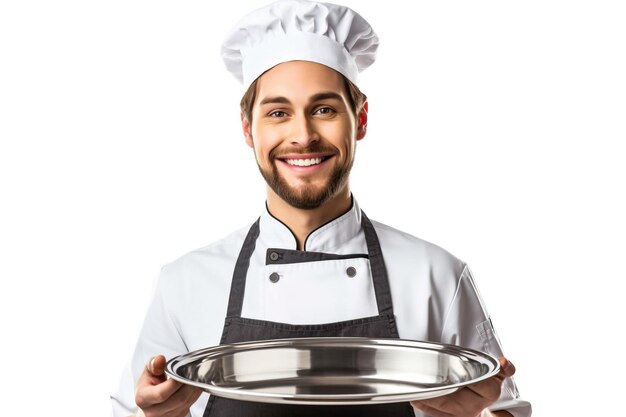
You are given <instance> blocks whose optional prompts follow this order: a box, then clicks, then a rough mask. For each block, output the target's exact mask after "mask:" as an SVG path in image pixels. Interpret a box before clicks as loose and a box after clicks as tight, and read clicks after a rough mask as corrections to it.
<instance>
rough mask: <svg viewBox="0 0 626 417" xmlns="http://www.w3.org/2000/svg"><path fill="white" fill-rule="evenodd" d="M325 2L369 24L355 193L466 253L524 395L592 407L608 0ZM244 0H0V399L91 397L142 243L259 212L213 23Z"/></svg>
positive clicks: (39, 402)
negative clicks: (373, 35) (366, 106)
mask: <svg viewBox="0 0 626 417" xmlns="http://www.w3.org/2000/svg"><path fill="white" fill-rule="evenodd" d="M344 3H345V4H348V5H353V6H354V7H355V9H356V10H358V11H359V12H360V13H361V14H362V15H363V16H364V17H365V18H366V19H368V20H369V21H370V23H371V24H372V25H373V27H374V28H375V30H376V31H377V32H378V34H379V36H380V39H381V46H380V49H379V55H378V61H377V62H376V63H375V64H374V65H373V66H372V67H371V68H370V69H368V70H366V71H365V72H364V73H363V74H362V77H361V87H362V89H363V90H364V91H365V92H366V93H367V94H368V96H369V98H370V119H369V120H370V121H369V132H368V135H367V137H366V138H365V140H363V141H362V142H360V143H359V147H358V150H357V161H356V164H355V168H354V171H353V176H352V188H353V191H354V193H355V196H356V197H357V199H358V200H359V203H360V205H361V206H362V207H363V208H364V210H365V211H366V212H367V213H368V215H369V216H370V217H371V218H374V219H377V220H379V221H382V222H384V223H387V224H389V225H391V226H394V227H397V228H400V229H402V230H405V231H407V232H409V233H412V234H414V235H417V236H419V237H422V238H424V239H426V240H430V241H432V242H434V243H436V244H438V245H440V246H443V247H444V248H446V249H448V250H449V251H451V252H452V253H454V254H455V255H457V256H458V257H460V258H461V259H463V260H465V261H467V262H468V263H469V265H470V267H471V268H472V270H473V272H474V274H475V276H476V279H477V282H478V285H479V288H480V289H481V292H482V295H483V298H484V299H485V301H486V303H487V306H488V308H489V311H490V313H491V314H492V316H493V321H494V324H495V326H496V329H497V330H498V332H499V335H500V338H501V340H502V342H503V345H504V349H505V352H506V353H507V354H508V356H509V357H510V358H511V359H512V360H513V361H514V363H515V364H516V365H517V367H518V373H517V382H518V385H519V388H520V391H521V393H522V396H523V397H524V398H527V399H528V400H530V401H532V402H533V405H534V409H535V415H536V416H556V415H558V416H572V415H614V414H615V413H614V411H615V409H616V408H617V407H618V405H619V403H620V402H621V401H620V400H621V399H620V395H622V390H621V389H620V388H619V387H618V386H617V385H616V384H615V383H616V382H618V381H619V382H621V385H622V387H623V375H624V374H626V368H625V367H624V361H623V357H622V356H621V355H620V353H621V352H623V345H621V344H620V341H621V340H623V333H624V331H623V329H624V325H623V320H624V317H626V314H625V309H624V297H623V295H622V290H621V288H623V281H624V278H626V276H625V275H626V274H625V272H624V251H625V249H626V245H625V244H624V242H623V239H624V235H625V234H626V222H625V220H624V213H625V212H626V202H625V197H624V194H625V193H624V188H625V187H624V178H626V168H625V166H624V165H625V164H624V155H625V153H624V150H623V147H622V143H621V142H624V140H625V139H626V123H625V115H626V82H625V80H626V77H625V76H624V74H626V60H625V51H626V45H625V43H626V41H625V40H626V25H625V24H624V22H625V21H626V13H625V10H624V6H623V3H622V2H619V1H613V2H611V1H599V0H595V1H575V0H570V1H548V0H543V1H528V0H527V1H523V2H522V1H518V2H510V1H507V2H504V1H432V2H419V1H418V2H411V3H409V2H405V1H399V0H387V1H384V2H380V1H347V0H346V1H345V2H344ZM263 4H264V2H260V1H227V2H209V1H176V2H174V1H137V0H124V1H117V0H116V1H68V0H65V1H54V2H46V1H28V0H24V1H19V2H18V1H4V2H2V3H1V5H0V140H1V142H0V143H1V144H0V198H1V200H2V201H1V203H0V211H1V216H0V277H1V288H0V320H1V323H2V325H1V331H2V340H3V342H2V343H1V344H0V357H1V358H2V360H3V361H2V370H3V372H2V374H3V375H2V379H3V386H4V387H9V388H8V392H7V389H6V388H4V389H3V394H2V397H3V405H2V412H1V413H2V415H17V414H25V415H43V414H44V410H46V414H52V415H81V416H82V415H107V414H108V413H109V408H108V407H109V399H108V396H109V394H110V392H111V391H112V389H113V387H114V386H115V385H116V383H117V380H118V378H119V376H120V373H121V370H122V367H123V365H124V363H125V362H126V360H127V359H128V358H129V357H130V354H131V352H132V349H133V346H134V343H135V338H136V336H137V334H138V330H139V328H140V326H141V321H142V318H143V314H144V312H145V309H146V307H147V303H148V301H149V298H150V293H151V289H152V283H153V279H154V277H155V276H156V274H157V273H158V271H159V269H160V267H161V265H163V264H165V263H167V262H170V261H172V260H173V259H175V258H177V257H179V256H181V255H183V254H184V253H186V252H188V251H190V250H192V249H195V248H198V247H200V246H204V245H206V244H208V243H211V242H212V241H214V240H216V239H218V238H220V237H222V236H224V235H226V234H228V233H230V232H231V231H233V230H235V229H237V228H239V227H242V226H244V225H246V224H248V223H251V222H252V221H253V220H254V219H255V218H256V217H257V216H258V215H259V213H260V210H261V208H262V207H263V201H264V185H263V182H262V180H261V177H260V175H258V172H257V168H256V165H255V163H254V160H253V157H252V152H251V150H250V149H249V148H247V147H246V146H245V144H244V141H243V137H242V135H241V133H240V128H239V113H238V102H239V98H240V95H241V93H242V90H241V87H240V86H239V84H237V82H236V81H235V79H234V78H233V77H232V76H231V75H230V74H229V73H227V72H226V71H225V69H224V68H223V64H222V62H221V59H220V57H219V46H220V43H221V40H222V39H223V37H224V36H225V34H226V33H227V30H228V29H229V28H230V27H231V26H232V25H233V24H234V23H235V21H236V20H237V19H238V18H239V17H241V16H242V15H243V14H244V13H246V12H248V11H250V10H252V9H253V8H256V7H260V6H262V5H263ZM214 5H219V6H214ZM216 7H219V10H218V9H217V8H216ZM419 319H420V318H416V320H419ZM216 320H222V317H216ZM620 329H621V330H620ZM7 407H8V409H7Z"/></svg>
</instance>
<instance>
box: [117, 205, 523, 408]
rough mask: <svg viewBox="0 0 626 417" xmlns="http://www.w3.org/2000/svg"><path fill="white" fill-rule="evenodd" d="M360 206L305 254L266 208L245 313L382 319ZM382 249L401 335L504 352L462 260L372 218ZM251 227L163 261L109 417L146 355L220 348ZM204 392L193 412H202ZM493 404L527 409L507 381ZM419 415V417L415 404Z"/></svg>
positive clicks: (313, 320) (313, 238) (316, 237)
mask: <svg viewBox="0 0 626 417" xmlns="http://www.w3.org/2000/svg"><path fill="white" fill-rule="evenodd" d="M361 220H362V216H361V209H360V208H359V206H358V203H357V201H356V199H354V198H353V199H352V207H351V209H350V210H349V211H348V212H346V213H344V214H343V215H341V216H339V217H337V218H335V219H334V220H332V221H330V222H328V223H326V224H324V225H322V226H320V227H319V228H317V229H315V230H314V231H313V232H311V233H310V234H309V236H308V237H307V238H306V240H305V242H304V249H303V251H296V249H297V242H296V238H295V236H294V235H293V233H292V232H291V230H290V229H289V228H288V227H287V226H286V225H285V224H284V223H282V222H281V221H280V220H278V219H277V218H275V217H273V216H272V215H271V213H270V212H269V211H268V210H267V207H265V210H263V211H262V214H261V216H260V219H259V229H260V232H259V237H258V238H257V241H256V246H255V249H254V252H253V254H252V256H251V258H250V266H249V268H248V273H247V277H246V283H245V293H244V294H245V296H244V300H243V306H242V310H241V317H247V318H252V319H258V320H264V321H273V322H279V323H288V324H323V323H331V322H338V321H347V320H353V319H358V318H362V317H370V316H376V315H378V306H377V303H376V298H375V291H374V286H373V282H372V276H371V270H370V266H369V259H368V256H367V246H366V242H365V234H364V232H363V229H362V227H361ZM372 224H373V226H374V229H375V232H376V234H377V235H378V239H379V241H380V246H381V248H382V252H383V258H384V262H385V266H386V268H387V274H388V279H389V287H390V290H391V298H392V303H393V311H394V314H395V317H396V325H397V329H398V332H399V336H400V338H401V339H411V340H426V341H432V342H438V343H449V344H455V345H459V346H463V347H467V348H471V349H476V350H480V351H483V352H487V353H490V354H492V355H493V356H496V357H500V356H504V355H503V353H502V349H501V346H500V343H499V341H498V338H497V336H496V332H495V330H494V328H493V326H492V323H491V319H490V317H489V315H488V313H487V310H486V308H485V305H484V303H483V301H482V299H481V297H480V295H479V293H478V290H477V288H476V285H475V282H474V279H473V277H472V274H471V272H470V270H469V268H468V266H467V265H466V264H465V263H464V262H462V261H460V260H459V259H457V258H456V257H454V256H453V255H451V254H450V253H448V252H447V251H445V250H444V249H442V248H440V247H438V246H436V245H434V244H432V243H429V242H426V241H424V240H421V239H419V238H416V237H414V236H411V235H409V234H407V233H404V232H401V231H399V230H396V229H394V228H392V227H389V226H386V225H384V224H382V223H379V222H376V221H374V220H372ZM249 229H250V225H248V226H246V227H244V228H242V229H240V230H238V231H236V232H234V233H232V234H231V235H229V236H227V237H225V238H224V239H222V240H219V241H217V242H215V243H213V244H211V245H209V246H206V247H203V248H201V249H198V250H195V251H192V252H190V253H188V254H186V255H184V256H182V257H180V258H179V259H177V260H175V261H173V262H171V263H169V264H167V265H165V266H164V267H163V268H162V269H161V272H160V274H159V276H158V279H157V281H156V285H155V289H154V294H153V298H152V301H151V303H150V306H149V308H148V311H147V314H146V317H145V320H144V323H143V326H142V329H141V332H140V335H139V339H138V341H137V345H136V348H135V351H134V354H133V356H132V359H131V361H130V363H129V364H128V365H127V366H126V368H125V370H124V372H123V374H122V378H121V382H120V385H119V387H118V389H117V391H116V392H115V393H114V394H113V395H112V396H111V399H112V407H113V416H114V417H122V416H123V417H125V416H128V415H129V414H132V413H134V412H136V410H137V406H136V405H135V402H134V393H135V382H136V380H137V379H138V378H139V375H140V374H141V372H142V371H143V369H144V367H145V364H146V363H147V362H148V361H149V360H150V358H151V357H153V356H155V355H157V354H162V355H165V357H166V358H168V359H170V358H172V357H175V356H178V355H181V354H183V353H186V352H190V351H193V350H197V349H201V348H206V347H208V346H215V345H219V344H220V338H221V336H222V329H223V325H224V318H225V316H226V310H227V305H228V298H229V293H230V287H231V280H232V274H233V270H234V266H235V262H236V260H237V257H238V255H239V251H240V249H241V247H242V244H243V241H244V239H245V237H246V234H247V232H248V230H249ZM208 398H209V395H208V394H206V393H203V394H202V395H201V396H200V398H199V399H198V401H196V403H195V404H194V405H193V406H192V407H191V409H190V415H191V416H193V417H202V414H203V412H204V410H205V408H206V404H207V402H208ZM490 409H491V410H507V411H509V412H510V413H511V414H513V415H514V416H515V417H527V416H530V414H531V407H530V403H528V402H527V401H524V400H522V399H521V398H520V396H519V393H518V391H517V387H516V385H515V382H514V381H513V379H512V378H507V379H506V380H505V381H504V384H503V387H502V394H501V396H500V399H499V400H498V401H497V402H496V403H495V404H493V406H491V407H490ZM415 415H416V417H422V416H423V415H424V414H422V413H421V412H420V411H418V410H415Z"/></svg>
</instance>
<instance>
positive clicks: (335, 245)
mask: <svg viewBox="0 0 626 417" xmlns="http://www.w3.org/2000/svg"><path fill="white" fill-rule="evenodd" d="M259 228H260V235H259V241H260V242H261V245H260V246H262V247H267V248H282V249H291V250H295V249H297V242H296V238H295V236H294V235H293V233H292V232H291V230H290V229H289V228H288V227H287V226H286V225H285V224H284V223H283V222H281V221H280V220H278V219H277V218H276V217H274V216H272V214H271V213H270V212H269V210H268V209H267V204H266V205H265V210H263V213H262V214H261V219H260V223H259ZM304 251H306V252H325V253H336V254H350V253H357V252H358V253H363V252H367V249H366V245H365V238H364V234H363V232H362V228H361V209H360V208H359V205H358V203H357V201H356V199H355V198H354V197H353V198H352V207H351V208H350V210H348V211H347V212H346V213H344V214H342V215H340V216H339V217H337V218H335V219H333V220H331V221H329V222H327V223H325V224H323V225H321V226H320V227H318V228H317V229H315V230H313V231H312V232H311V233H310V234H309V236H308V237H307V238H306V240H305V242H304Z"/></svg>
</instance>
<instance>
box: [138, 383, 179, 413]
mask: <svg viewBox="0 0 626 417" xmlns="http://www.w3.org/2000/svg"><path fill="white" fill-rule="evenodd" d="M182 385H183V384H181V383H180V382H178V381H175V380H173V379H168V380H166V381H163V382H159V383H158V384H146V383H142V384H140V383H138V384H137V391H136V392H135V403H136V404H137V405H138V406H139V407H141V408H146V407H150V406H152V405H154V404H160V403H163V402H165V401H167V399H168V398H170V397H171V396H172V395H173V394H174V393H175V392H176V391H178V390H179V389H180V388H181V386H182Z"/></svg>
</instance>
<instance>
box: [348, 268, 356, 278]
mask: <svg viewBox="0 0 626 417" xmlns="http://www.w3.org/2000/svg"><path fill="white" fill-rule="evenodd" d="M346 274H348V276H349V277H350V278H352V277H354V276H355V275H356V268H355V267H353V266H349V267H348V269H346Z"/></svg>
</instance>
